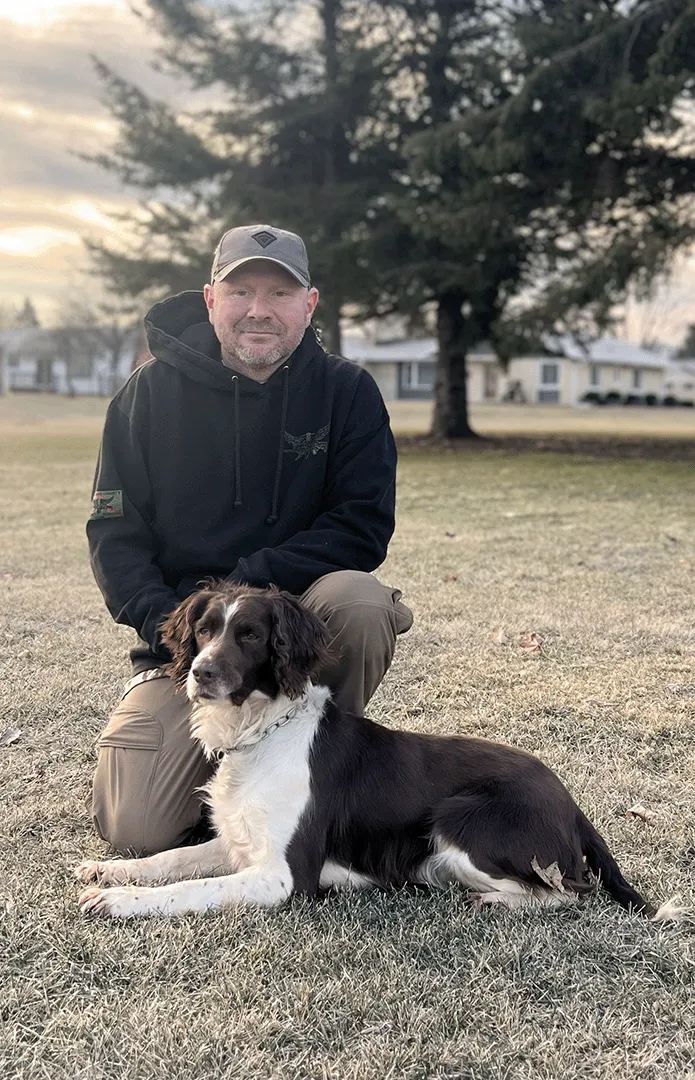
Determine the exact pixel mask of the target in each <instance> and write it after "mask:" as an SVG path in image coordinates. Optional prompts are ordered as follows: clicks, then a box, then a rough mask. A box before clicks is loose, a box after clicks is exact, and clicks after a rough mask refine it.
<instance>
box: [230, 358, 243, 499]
mask: <svg viewBox="0 0 695 1080" xmlns="http://www.w3.org/2000/svg"><path fill="white" fill-rule="evenodd" d="M232 382H233V383H234V507H235V508H236V507H237V506H241V426H240V424H239V376H238V375H233V376H232Z"/></svg>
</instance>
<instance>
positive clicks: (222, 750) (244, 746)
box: [211, 705, 299, 762]
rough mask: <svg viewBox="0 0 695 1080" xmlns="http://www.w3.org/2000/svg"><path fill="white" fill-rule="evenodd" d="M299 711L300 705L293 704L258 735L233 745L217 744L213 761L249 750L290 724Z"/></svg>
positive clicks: (213, 752)
mask: <svg viewBox="0 0 695 1080" xmlns="http://www.w3.org/2000/svg"><path fill="white" fill-rule="evenodd" d="M298 712H299V705H293V706H292V708H291V709H290V710H289V712H286V713H285V715H284V716H281V717H280V719H279V720H276V721H275V723H274V724H271V725H270V727H267V728H266V729H265V731H262V732H261V733H260V734H259V735H256V736H255V737H254V738H252V739H246V741H239V742H237V743H234V745H233V746H217V747H215V749H214V750H213V751H212V755H211V756H212V759H213V761H218V762H219V761H222V760H223V758H225V757H226V756H227V754H239V753H241V751H242V750H248V749H249V748H250V747H252V746H257V745H258V743H260V742H263V740H264V739H267V738H268V736H269V735H271V734H272V732H273V731H277V729H278V728H281V727H284V726H285V724H289V722H290V720H294V718H295V716H296V715H297V713H298Z"/></svg>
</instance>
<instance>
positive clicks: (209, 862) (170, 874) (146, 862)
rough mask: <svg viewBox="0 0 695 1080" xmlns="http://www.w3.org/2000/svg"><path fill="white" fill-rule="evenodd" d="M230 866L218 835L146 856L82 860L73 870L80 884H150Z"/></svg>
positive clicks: (218, 871) (206, 874) (223, 870)
mask: <svg viewBox="0 0 695 1080" xmlns="http://www.w3.org/2000/svg"><path fill="white" fill-rule="evenodd" d="M233 869H234V867H233V865H232V863H231V860H230V859H229V857H228V855H227V852H226V850H225V847H224V844H223V843H222V841H221V840H220V838H219V837H216V838H215V839H214V840H209V841H208V843H207V844H195V845H194V846H193V847H183V848H172V850H171V851H160V852H159V853H158V854H157V855H149V856H148V857H147V858H146V859H104V860H103V861H101V862H94V861H91V860H86V861H85V862H83V863H80V865H79V866H78V867H77V868H76V870H75V873H76V875H77V877H78V879H79V880H80V881H81V882H82V884H83V885H88V884H90V882H94V881H96V882H98V883H99V884H100V885H126V884H129V883H131V882H132V883H133V884H135V885H152V884H154V883H156V882H170V881H187V880H188V879H189V878H201V877H214V876H217V875H218V874H228V873H229V872H230V870H233Z"/></svg>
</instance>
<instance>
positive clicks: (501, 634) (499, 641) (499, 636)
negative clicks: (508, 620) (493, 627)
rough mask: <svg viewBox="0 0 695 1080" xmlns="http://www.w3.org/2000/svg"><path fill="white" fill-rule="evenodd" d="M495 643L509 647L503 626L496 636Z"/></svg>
mask: <svg viewBox="0 0 695 1080" xmlns="http://www.w3.org/2000/svg"><path fill="white" fill-rule="evenodd" d="M495 641H496V642H497V644H498V645H507V644H508V643H509V638H508V637H507V631H506V630H505V629H504V627H503V626H500V628H499V630H498V631H497V633H496V634H495Z"/></svg>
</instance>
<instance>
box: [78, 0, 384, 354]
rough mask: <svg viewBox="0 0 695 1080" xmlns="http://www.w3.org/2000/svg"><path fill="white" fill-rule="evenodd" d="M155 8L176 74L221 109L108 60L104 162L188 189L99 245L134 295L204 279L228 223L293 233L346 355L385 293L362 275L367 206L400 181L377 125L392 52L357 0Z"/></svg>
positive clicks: (333, 342) (153, 1) (153, 0)
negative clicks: (215, 98) (344, 323)
mask: <svg viewBox="0 0 695 1080" xmlns="http://www.w3.org/2000/svg"><path fill="white" fill-rule="evenodd" d="M149 8H150V10H151V12H152V13H153V15H154V16H155V18H156V25H157V28H158V30H159V31H160V33H161V34H162V35H163V37H164V39H165V42H166V48H165V57H166V61H167V64H168V67H169V68H170V69H171V70H173V71H174V72H176V73H177V74H179V75H181V76H184V77H185V78H187V79H188V80H189V81H190V82H191V83H192V85H193V86H195V87H196V88H198V89H207V90H209V89H214V90H215V91H216V93H218V94H219V95H220V99H221V104H220V105H219V106H217V107H216V108H214V109H213V110H209V109H206V110H204V111H203V110H201V111H199V112H198V113H196V114H192V115H190V116H188V117H180V116H177V115H175V114H174V112H173V111H172V110H171V109H170V108H168V107H167V106H166V105H165V104H163V103H161V102H153V101H151V100H149V99H148V98H147V97H146V96H145V95H144V94H143V93H142V92H141V91H140V90H138V89H137V88H136V87H134V86H132V85H130V84H128V83H126V82H125V81H124V80H122V79H121V78H119V77H118V75H117V74H116V73H114V72H113V71H110V70H109V69H108V68H106V67H105V66H104V65H99V72H100V75H101V77H102V80H103V83H104V86H105V89H106V100H107V101H108V102H109V106H110V108H111V110H112V112H113V114H114V115H115V117H116V118H117V119H118V121H119V123H120V131H121V137H120V140H119V142H118V145H117V146H116V147H115V149H114V151H113V152H112V153H111V154H108V155H102V156H100V157H99V158H98V159H97V160H98V161H99V162H100V163H101V164H102V165H103V166H104V167H106V168H107V169H109V170H110V171H112V172H115V173H117V174H118V175H119V176H120V177H121V178H122V179H123V180H125V181H126V182H128V183H131V184H136V185H138V186H139V187H141V188H142V189H144V190H146V191H150V192H152V193H153V194H154V195H160V196H161V193H162V192H163V191H173V192H174V195H173V196H171V195H169V196H168V197H167V198H160V201H159V202H158V203H153V204H152V205H151V206H150V209H149V214H148V215H147V216H146V218H145V219H144V220H143V221H141V223H140V225H139V226H137V227H136V228H135V229H134V232H133V233H132V234H131V245H130V249H129V250H126V251H123V250H120V251H117V250H114V249H113V248H109V247H107V246H105V245H95V244H92V252H93V254H94V256H95V258H96V260H97V264H98V266H99V267H100V268H101V270H102V272H104V273H105V274H106V275H107V277H108V279H109V280H110V283H111V285H112V287H113V288H114V289H115V290H116V291H118V292H121V293H123V292H127V293H129V294H130V295H138V294H140V293H142V292H144V291H145V290H146V289H148V288H152V287H155V288H157V287H159V288H161V289H162V290H166V291H172V290H174V291H175V290H177V289H180V288H200V287H201V285H202V283H203V282H204V281H206V280H207V277H208V274H209V267H210V262H211V253H212V250H213V247H214V243H215V241H216V240H217V239H218V237H219V235H220V233H221V232H222V230H223V229H225V228H228V227H230V226H233V225H234V224H242V223H248V222H249V221H258V222H263V223H268V222H270V223H274V224H277V225H280V226H282V227H285V228H289V229H293V230H295V231H297V232H299V233H300V234H301V235H302V237H303V238H304V240H305V241H306V243H307V246H308V248H309V251H310V254H311V268H312V277H313V279H314V281H315V283H316V284H317V286H318V287H319V290H320V292H321V306H320V315H319V318H320V321H321V322H322V324H323V329H324V338H325V341H326V343H327V344H328V346H329V347H330V348H332V349H334V350H336V351H338V350H339V349H340V322H339V320H340V313H341V311H342V309H343V308H344V306H345V304H346V303H348V302H355V301H360V300H362V301H364V300H365V299H366V297H367V296H368V295H369V290H370V281H369V268H368V267H362V268H361V269H358V264H359V251H360V246H361V230H362V229H363V228H364V223H365V212H366V208H367V207H368V206H369V205H370V204H371V203H373V202H375V201H376V200H377V199H378V198H380V197H382V196H383V193H384V192H385V191H387V190H388V188H389V185H390V184H392V181H391V174H392V171H393V169H392V168H391V165H392V160H393V159H394V153H393V151H392V150H391V149H390V148H389V147H388V145H387V144H386V143H385V142H384V140H383V137H382V133H381V132H380V131H378V130H373V129H371V128H370V124H371V120H372V117H373V116H374V115H375V113H376V111H377V109H376V101H377V99H378V98H379V97H380V96H382V95H383V92H384V78H383V70H382V65H381V64H380V63H379V62H378V54H379V51H380V49H381V50H383V48H384V45H383V44H382V45H381V46H380V45H379V44H378V43H372V44H364V42H363V40H362V34H361V28H360V24H359V20H358V19H357V12H358V11H359V9H360V4H359V2H357V0H315V2H313V3H305V4H302V5H298V4H297V3H296V2H295V0H258V2H257V3H254V5H253V7H252V8H251V7H249V8H248V9H245V10H242V9H235V8H232V7H229V8H227V9H226V10H225V13H224V14H223V15H222V16H220V14H219V13H218V12H216V13H211V12H209V11H207V12H206V11H205V10H204V9H203V8H202V7H200V6H197V5H195V4H192V3H190V2H188V0H149ZM300 17H301V23H300V24H297V22H296V21H295V20H297V19H299V18H300ZM298 25H299V26H300V29H299V30H298V29H297V26H298Z"/></svg>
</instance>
